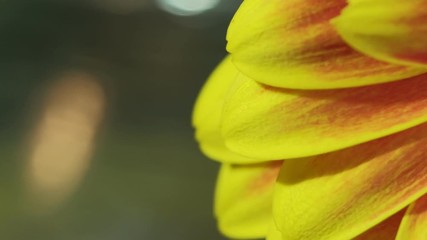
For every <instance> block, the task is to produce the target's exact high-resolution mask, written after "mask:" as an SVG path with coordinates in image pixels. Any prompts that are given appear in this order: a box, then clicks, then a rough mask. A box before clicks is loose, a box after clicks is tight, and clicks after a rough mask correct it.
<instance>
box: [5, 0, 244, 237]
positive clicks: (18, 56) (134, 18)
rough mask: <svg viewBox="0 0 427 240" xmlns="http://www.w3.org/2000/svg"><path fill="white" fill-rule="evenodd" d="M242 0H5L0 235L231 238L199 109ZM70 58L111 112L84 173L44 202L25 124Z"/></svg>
mask: <svg viewBox="0 0 427 240" xmlns="http://www.w3.org/2000/svg"><path fill="white" fill-rule="evenodd" d="M203 2H205V4H204V5H203V4H201V3H203ZM239 3H240V2H239V1H229V0H224V1H220V0H218V1H215V0H175V1H174V0H171V1H168V0H158V1H155V0H80V1H77V0H69V1H65V0H64V1H60V0H51V1H41V0H32V1H17V0H1V1H0V36H1V37H0V42H1V44H0V75H1V85H2V87H1V88H0V91H1V93H0V110H1V113H2V115H1V118H0V131H1V136H0V151H1V152H0V157H1V159H0V173H1V174H0V178H1V180H0V233H1V239H5V240H9V239H10V240H21V239H22V240H29V239H31V240H38V239H40V240H41V239H43V240H68V239H69V240H86V239H87V240H97V239H99V240H110V239H111V240H134V239H135V240H136V239H155V240H156V239H173V240H175V239H177V240H178V239H185V240H192V239H194V240H200V239H203V240H210V239H223V238H222V237H221V236H220V234H219V233H218V231H217V229H216V223H215V220H214V218H213V214H212V212H213V210H212V201H213V191H214V185H215V178H216V174H217V170H218V164H217V163H215V162H213V161H209V160H208V159H207V158H205V157H204V156H203V155H202V154H201V153H200V152H199V150H198V147H197V144H196V142H195V141H194V139H193V129H192V128H191V111H192V107H193V103H194V101H195V98H196V96H197V94H198V91H199V89H200V88H201V86H202V85H203V83H204V81H205V79H206V77H207V76H208V75H209V73H210V72H211V70H212V69H213V68H214V66H215V65H216V64H217V63H218V62H219V61H220V60H221V59H222V58H223V56H225V54H226V53H225V50H224V49H225V33H226V29H227V25H228V23H229V21H230V19H231V17H232V14H233V13H234V11H235V10H236V8H237V7H238V5H239ZM180 4H181V5H180ZM69 70H78V71H83V72H87V73H90V74H91V75H93V76H95V77H96V79H97V80H98V81H99V82H100V84H101V85H102V86H103V88H104V89H105V91H106V99H107V100H106V114H105V117H104V120H103V122H102V124H101V127H100V128H99V132H98V133H97V138H96V141H95V151H94V154H93V155H92V157H91V158H90V167H89V169H88V170H87V171H86V173H85V174H84V177H83V178H82V179H81V181H80V185H79V186H78V187H77V188H75V190H74V191H73V192H72V194H71V195H70V196H69V197H68V198H67V199H65V201H63V202H62V203H61V204H58V206H54V207H51V208H42V207H40V208H39V209H37V207H34V206H35V205H34V204H33V202H32V201H33V199H32V198H31V195H30V194H29V193H28V190H27V189H28V186H26V185H28V182H27V181H26V180H25V179H26V177H25V174H26V173H25V172H26V170H25V168H26V165H27V164H28V159H27V158H28V148H29V143H28V136H29V135H31V132H32V131H33V128H34V127H35V125H36V124H35V122H37V121H38V120H37V116H38V115H39V111H40V109H41V107H40V106H41V105H42V99H43V98H44V94H45V92H46V91H45V89H47V88H49V86H50V85H51V84H52V83H53V82H54V81H55V78H54V77H52V76H55V74H56V73H61V72H63V71H69ZM70 147H72V146H70ZM56 161H61V158H57V159H56ZM35 208H36V209H35Z"/></svg>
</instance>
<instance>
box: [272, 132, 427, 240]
mask: <svg viewBox="0 0 427 240" xmlns="http://www.w3.org/2000/svg"><path fill="white" fill-rule="evenodd" d="M426 159H427V124H423V125H421V126H418V127H414V128H411V129H409V130H406V131H404V132H400V133H397V134H394V135H391V136H388V137H384V138H381V139H378V140H375V141H371V142H368V143H364V144H361V145H358V146H355V147H352V148H348V149H344V150H341V151H337V152H333V153H328V154H324V155H319V156H316V157H310V158H304V159H294V160H286V161H284V163H283V166H282V168H281V172H280V175H279V178H278V179H277V185H276V187H275V195H274V200H273V215H274V218H275V221H276V223H277V225H278V228H279V230H280V231H281V232H282V234H283V239H286V240H293V239H295V240H296V239H298V240H305V239H307V240H308V239H310V240H312V239H316V240H323V239H325V240H326V239H351V238H353V237H355V236H357V235H359V234H361V233H363V232H365V231H366V230H368V229H370V228H372V227H373V226H375V225H376V224H378V223H380V222H382V221H384V220H385V219H387V218H388V217H390V216H392V215H393V214H395V213H396V212H398V211H399V210H401V209H403V208H405V207H406V206H407V205H409V204H410V203H412V202H413V201H414V200H416V199H417V198H419V197H420V196H422V195H423V194H425V193H426V192H427V163H426Z"/></svg>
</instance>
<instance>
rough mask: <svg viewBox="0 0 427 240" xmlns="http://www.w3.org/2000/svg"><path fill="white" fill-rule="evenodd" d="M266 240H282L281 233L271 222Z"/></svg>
mask: <svg viewBox="0 0 427 240" xmlns="http://www.w3.org/2000/svg"><path fill="white" fill-rule="evenodd" d="M266 240H282V233H281V232H280V231H279V230H278V229H277V226H276V224H275V223H274V221H273V220H272V221H271V223H270V228H269V230H268V235H267V238H266Z"/></svg>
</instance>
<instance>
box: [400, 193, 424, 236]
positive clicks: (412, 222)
mask: <svg viewBox="0 0 427 240" xmlns="http://www.w3.org/2000/svg"><path fill="white" fill-rule="evenodd" d="M396 239H397V240H421V239H427V195H424V196H422V197H421V198H419V199H417V200H416V201H415V202H414V203H412V204H411V205H410V206H409V208H408V211H407V212H406V215H405V217H404V218H403V221H402V224H401V226H400V229H399V233H398V235H397V238H396Z"/></svg>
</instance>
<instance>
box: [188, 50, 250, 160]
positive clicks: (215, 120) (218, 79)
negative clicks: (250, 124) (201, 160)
mask: <svg viewBox="0 0 427 240" xmlns="http://www.w3.org/2000/svg"><path fill="white" fill-rule="evenodd" d="M237 74H238V71H237V70H236V68H235V67H234V66H233V64H232V63H231V62H230V58H229V57H227V58H225V59H224V60H223V61H222V62H221V64H220V65H219V66H218V67H217V69H216V70H215V71H214V72H213V73H212V75H211V76H210V77H209V79H208V81H207V82H206V84H205V85H204V86H203V89H202V91H201V92H200V94H199V97H198V98H197V101H196V104H195V107H194V111H193V126H194V127H195V128H196V139H197V141H198V142H199V144H200V148H201V150H202V151H203V153H204V154H206V155H207V156H209V157H210V158H212V159H215V160H217V161H222V162H229V163H253V162H258V161H257V160H254V159H250V158H247V157H244V156H241V155H239V154H236V153H233V152H231V151H230V150H229V149H227V147H226V146H225V143H224V140H223V139H222V136H221V133H220V123H221V117H222V110H223V105H224V99H225V97H226V95H227V92H228V90H229V88H230V86H231V85H232V83H233V82H234V79H235V77H236V76H237Z"/></svg>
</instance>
